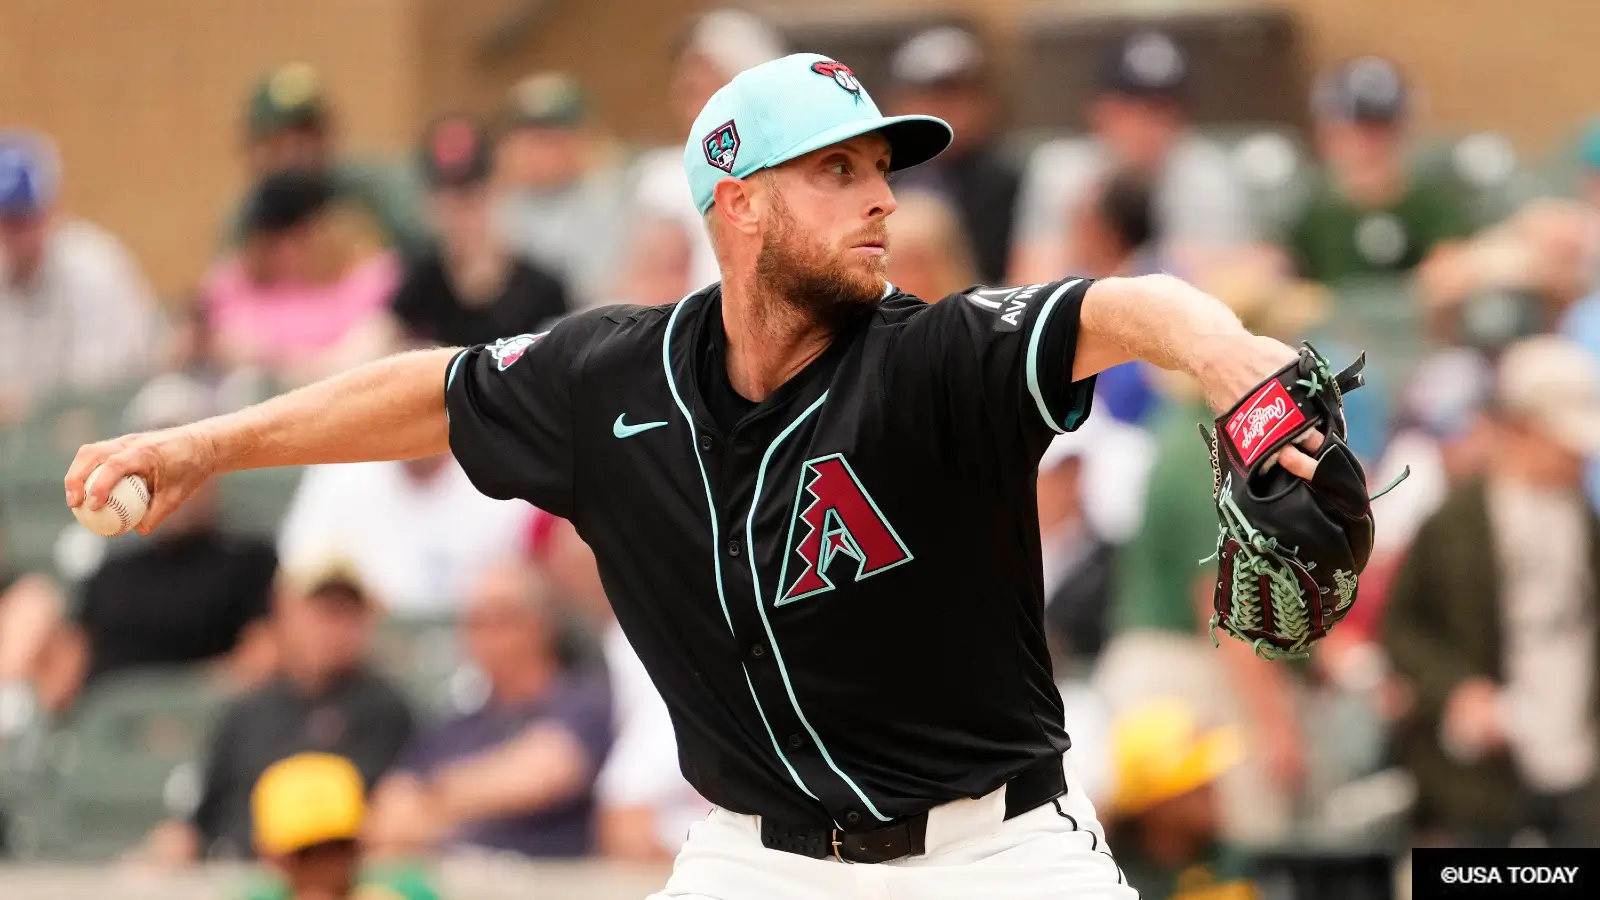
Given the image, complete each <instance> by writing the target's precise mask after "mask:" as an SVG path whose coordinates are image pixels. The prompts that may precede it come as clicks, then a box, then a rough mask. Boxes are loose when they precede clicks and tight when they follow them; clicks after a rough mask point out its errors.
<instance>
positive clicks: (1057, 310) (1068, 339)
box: [887, 278, 1094, 460]
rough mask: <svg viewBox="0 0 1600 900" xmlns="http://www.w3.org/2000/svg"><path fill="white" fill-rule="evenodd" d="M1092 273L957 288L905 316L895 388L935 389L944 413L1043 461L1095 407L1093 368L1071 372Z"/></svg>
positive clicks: (957, 424)
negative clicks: (1052, 444)
mask: <svg viewBox="0 0 1600 900" xmlns="http://www.w3.org/2000/svg"><path fill="white" fill-rule="evenodd" d="M1091 283H1092V280H1091V279H1087V278H1067V279H1062V280H1060V281H1053V282H1048V283H1044V284H1032V285H1025V286H1023V287H1014V288H990V287H982V286H980V287H974V288H970V289H968V290H966V291H963V292H960V293H956V294H951V295H950V296H949V297H946V298H945V299H944V300H941V301H940V302H939V303H936V304H934V305H933V306H932V307H931V308H929V309H928V310H927V311H925V312H924V313H922V314H921V315H918V316H916V317H914V318H913V319H912V320H911V321H910V322H908V323H907V325H906V327H905V329H904V332H903V333H902V335H901V338H900V343H899V345H898V346H897V347H896V349H895V351H894V353H893V354H892V355H891V360H890V363H889V369H888V373H887V374H888V380H889V384H890V390H891V392H893V393H894V394H896V395H900V394H901V392H902V391H911V392H919V391H921V392H927V391H932V392H933V393H934V398H933V399H934V402H935V404H936V406H937V408H938V409H939V410H940V411H941V414H940V415H939V420H941V421H944V422H947V423H949V424H950V426H951V427H952V428H954V429H957V430H961V429H967V430H971V431H972V432H973V434H972V438H973V439H974V440H988V441H991V442H999V443H1003V444H1005V445H1007V446H1008V447H1011V448H1015V449H1018V450H1019V451H1021V452H1023V453H1024V454H1025V455H1028V456H1031V457H1033V458H1034V459H1035V460H1037V458H1038V456H1039V455H1040V454H1042V453H1043V452H1044V448H1045V446H1046V445H1047V444H1048V443H1049V441H1050V439H1051V438H1052V437H1054V436H1055V435H1057V434H1064V433H1066V432H1068V431H1073V430H1075V429H1076V428H1077V427H1078V426H1079V425H1080V424H1082V422H1083V421H1084V419H1085V418H1087V417H1088V415H1089V409H1090V404H1091V401H1092V400H1093V397H1094V378H1093V376H1091V377H1089V378H1086V379H1083V380H1082V381H1076V382H1075V381H1073V380H1072V362H1073V358H1074V356H1075V355H1076V354H1077V345H1078V321H1079V310H1080V309H1081V307H1082V305H1083V297H1084V294H1085V293H1086V292H1087V291H1088V289H1089V285H1090V284H1091Z"/></svg>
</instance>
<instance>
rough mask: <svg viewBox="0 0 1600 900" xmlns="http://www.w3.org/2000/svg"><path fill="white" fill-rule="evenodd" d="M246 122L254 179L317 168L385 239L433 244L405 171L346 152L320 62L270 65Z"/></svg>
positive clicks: (348, 212) (234, 229)
mask: <svg viewBox="0 0 1600 900" xmlns="http://www.w3.org/2000/svg"><path fill="white" fill-rule="evenodd" d="M245 123H246V126H247V128H246V141H247V143H246V145H245V151H246V156H247V161H248V163H249V168H250V180H251V181H252V182H255V181H258V180H260V179H262V178H265V177H267V176H268V175H272V174H275V173H277V172H282V171H285V170H288V169H299V170H303V171H308V172H315V173H317V174H320V175H322V176H324V177H325V178H326V179H327V180H328V183H329V185H330V186H331V187H332V193H333V197H334V201H335V203H336V204H337V205H338V206H339V207H340V208H341V212H342V213H343V214H344V215H345V216H347V217H352V218H359V219H362V220H364V224H365V225H367V226H369V227H370V228H371V229H373V230H375V231H376V232H377V233H378V234H379V235H380V236H381V238H382V241H383V243H384V244H386V245H387V246H389V247H392V248H393V249H394V250H396V251H397V252H399V253H400V254H401V255H402V256H403V257H405V258H407V259H411V258H415V257H417V256H420V255H421V254H422V253H425V252H426V251H427V249H428V232H427V228H426V227H425V226H424V225H423V222H422V215H421V211H420V210H419V209H418V203H417V199H416V197H415V196H414V191H413V189H412V188H411V186H410V185H409V184H407V183H406V181H405V180H404V179H403V178H402V177H401V176H400V175H399V173H398V172H395V171H390V170H388V169H386V168H384V167H382V166H377V165H371V164H363V163H358V162H355V161H354V160H348V159H343V158H340V157H339V156H338V151H337V146H336V145H337V138H338V135H337V133H336V122H335V121H334V115H333V110H332V109H331V108H330V106H329V103H328V98H327V95H326V94H325V93H324V88H323V84H322V76H321V75H320V74H318V72H317V70H316V69H314V68H312V67H311V66H310V65H307V64H306V63H303V62H292V63H285V64H283V65H280V66H278V67H276V68H274V69H273V70H272V71H270V72H268V73H267V74H266V75H265V76H264V77H263V78H262V79H261V81H260V82H258V83H257V84H256V87H255V89H254V90H253V91H252V92H251V94H250V100H249V104H248V106H247V107H246V109H245ZM250 203H251V200H250V198H248V197H246V198H244V199H243V200H242V201H241V202H240V203H239V204H238V206H237V208H236V209H235V211H234V213H233V215H232V216H231V218H230V220H229V222H230V224H229V226H228V231H227V243H228V245H229V246H232V245H234V244H237V243H239V242H241V241H243V240H244V239H245V237H246V236H247V235H248V234H249V229H248V228H247V227H246V223H247V220H248V218H249V211H250Z"/></svg>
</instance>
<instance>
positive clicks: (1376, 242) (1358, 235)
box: [1286, 175, 1471, 284]
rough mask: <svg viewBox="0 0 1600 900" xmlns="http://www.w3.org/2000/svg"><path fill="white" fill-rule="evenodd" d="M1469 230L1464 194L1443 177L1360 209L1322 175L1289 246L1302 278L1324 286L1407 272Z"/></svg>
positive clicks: (1417, 179)
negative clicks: (1437, 247)
mask: <svg viewBox="0 0 1600 900" xmlns="http://www.w3.org/2000/svg"><path fill="white" fill-rule="evenodd" d="M1470 231H1471V222H1470V220H1469V216H1468V213H1467V207H1466V203H1465V198H1464V197H1463V194H1462V190H1461V189H1460V188H1459V187H1458V186H1457V185H1455V184H1454V183H1453V182H1452V181H1451V180H1450V179H1449V178H1447V177H1446V176H1443V175H1428V176H1423V175H1414V176H1413V177H1412V178H1411V181H1410V184H1408V185H1407V186H1406V190H1405V193H1404V194H1402V195H1401V196H1400V197H1399V198H1398V199H1397V200H1395V202H1393V203H1391V204H1390V205H1388V206H1387V207H1384V208H1381V209H1366V208H1363V207H1358V206H1355V205H1354V204H1352V203H1351V202H1350V201H1349V200H1347V199H1346V198H1345V197H1344V196H1343V195H1342V194H1341V193H1340V192H1339V189H1338V188H1337V187H1336V186H1335V185H1334V184H1333V182H1332V181H1331V180H1330V179H1329V178H1327V177H1326V176H1325V177H1323V178H1322V179H1321V181H1320V183H1319V184H1318V186H1317V187H1316V188H1315V189H1314V191H1313V192H1312V195H1311V197H1310V198H1309V200H1308V201H1307V203H1306V206H1305V208H1304V209H1302V210H1301V212H1300V215H1299V217H1298V218H1297V219H1296V220H1295V221H1294V222H1293V223H1292V224H1291V226H1290V228H1289V231H1288V235H1287V239H1286V243H1287V245H1288V248H1289V251H1290V252H1291V253H1292V254H1293V255H1294V260H1295V265H1296V266H1297V267H1298V268H1299V269H1300V274H1301V275H1302V276H1304V277H1305V278H1307V279H1309V280H1311V281H1317V282H1322V283H1325V284H1326V283H1330V282H1336V281H1339V280H1340V279H1344V278H1350V277H1356V276H1362V275H1382V274H1393V273H1397V272H1409V271H1411V270H1412V269H1414V268H1416V267H1417V265H1418V264H1419V263H1421V262H1422V260H1423V258H1424V257H1426V256H1427V255H1428V251H1430V250H1432V249H1433V247H1434V245H1435V244H1438V243H1440V242H1442V241H1445V240H1449V239H1450V238H1456V237H1461V236H1463V235H1466V234H1468V233H1469V232H1470Z"/></svg>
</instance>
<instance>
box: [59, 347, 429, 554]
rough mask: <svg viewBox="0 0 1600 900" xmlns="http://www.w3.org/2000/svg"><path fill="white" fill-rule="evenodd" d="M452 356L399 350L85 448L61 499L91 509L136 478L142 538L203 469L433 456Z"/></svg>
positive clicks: (199, 479) (218, 470)
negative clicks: (146, 503)
mask: <svg viewBox="0 0 1600 900" xmlns="http://www.w3.org/2000/svg"><path fill="white" fill-rule="evenodd" d="M456 352H457V351H455V350H451V349H442V350H419V351H415V352H411V353H402V354H399V355H396V356H391V357H388V358H386V359H381V360H378V361H376V362H373V363H370V364H368V365H365V366H362V367H360V368H358V369H354V370H352V371H350V372H346V373H344V374H342V375H337V376H334V377H332V378H329V379H327V380H325V381H319V382H317V383H315V384H311V385H307V386H306V387H303V388H300V389H298V390H295V391H291V392H289V393H287V394H283V395H280V396H277V397H274V398H272V399H270V400H267V401H265V402H263V403H259V404H257V405H255V406H252V407H249V408H247V409H243V410H240V411H238V412H235V413H229V414H227V415H223V416H216V417H214V418H210V419H205V420H203V421H200V422H195V423H193V424H190V425H184V426H181V427H178V428H169V429H166V430H164V431H155V432H149V433H145V434H133V435H127V436H125V437H121V438H117V439H115V440H110V441H103V442H101V443H98V444H89V445H86V446H84V447H82V448H81V449H79V450H78V455H77V457H76V458H75V459H74V460H73V462H72V467H71V468H70V469H68V471H67V477H66V493H67V505H68V506H77V505H78V504H79V503H80V502H86V503H87V504H88V506H89V507H90V508H91V509H97V508H99V507H100V506H101V505H103V504H104V503H105V499H106V495H107V494H108V493H109V492H110V490H111V487H112V486H113V485H115V484H116V483H117V481H118V479H120V478H121V477H122V476H123V475H128V474H138V475H142V476H144V478H145V480H146V481H148V482H149V484H150V489H151V493H152V494H153V497H152V502H151V508H150V511H149V513H148V514H147V515H146V516H145V518H144V520H143V521H142V522H140V523H139V531H140V532H142V533H145V534H148V533H149V532H150V531H151V529H153V528H155V527H156V526H157V525H158V524H160V522H161V520H162V519H164V518H165V517H166V516H167V515H168V514H170V513H171V512H172V511H173V510H174V509H176V508H177V507H178V506H179V505H180V504H181V503H182V502H183V501H184V500H185V499H187V498H188V496H189V495H190V494H191V493H193V491H194V490H195V488H197V487H199V486H200V484H201V483H202V482H204V481H205V480H206V479H207V478H209V477H211V476H212V475H216V474H220V473H223V472H232V471H237V470H240V469H260V468H267V467H271V466H304V465H315V464H320V463H348V462H367V461H375V460H392V459H411V458H415V457H420V456H429V455H432V454H435V453H442V452H444V451H445V450H447V449H449V436H448V435H449V432H448V423H447V420H446V418H445V404H444V388H445V374H446V372H445V370H446V368H447V367H448V366H449V365H450V360H451V359H452V358H453V357H454V356H455V354H456ZM96 467H100V468H101V474H100V475H99V476H98V477H96V478H95V480H94V483H93V484H86V482H87V480H88V477H89V474H90V473H91V472H93V471H94V470H95V468H96Z"/></svg>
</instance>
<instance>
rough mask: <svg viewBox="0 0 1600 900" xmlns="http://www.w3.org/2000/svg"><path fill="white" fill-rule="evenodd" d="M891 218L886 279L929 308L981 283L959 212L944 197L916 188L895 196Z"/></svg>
mask: <svg viewBox="0 0 1600 900" xmlns="http://www.w3.org/2000/svg"><path fill="white" fill-rule="evenodd" d="M895 203H896V204H897V208H896V210H895V214H894V215H892V216H890V217H889V219H888V221H887V223H886V224H887V225H888V227H889V251H890V252H889V271H888V278H889V281H890V282H891V283H893V284H894V286H895V287H897V288H899V289H900V290H902V291H905V292H906V293H908V294H912V295H915V296H917V297H921V298H922V299H924V300H926V301H928V302H929V303H936V302H938V301H939V300H940V299H941V298H943V297H945V296H947V295H949V294H953V293H955V292H956V291H963V290H966V289H967V288H969V287H972V286H973V285H975V284H978V283H979V282H980V280H981V279H980V278H979V276H978V272H977V270H976V269H975V268H973V264H972V250H971V244H969V243H968V241H967V233H966V231H965V230H964V229H963V228H962V227H961V220H960V219H958V218H956V211H955V210H954V209H953V208H951V206H950V204H949V203H948V202H947V201H946V200H945V198H944V197H943V196H942V195H940V194H934V193H929V192H928V191H925V190H919V189H917V188H910V189H903V190H901V189H897V190H896V191H895Z"/></svg>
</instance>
